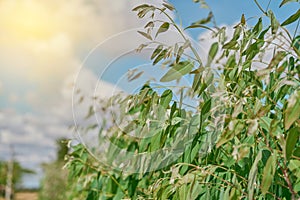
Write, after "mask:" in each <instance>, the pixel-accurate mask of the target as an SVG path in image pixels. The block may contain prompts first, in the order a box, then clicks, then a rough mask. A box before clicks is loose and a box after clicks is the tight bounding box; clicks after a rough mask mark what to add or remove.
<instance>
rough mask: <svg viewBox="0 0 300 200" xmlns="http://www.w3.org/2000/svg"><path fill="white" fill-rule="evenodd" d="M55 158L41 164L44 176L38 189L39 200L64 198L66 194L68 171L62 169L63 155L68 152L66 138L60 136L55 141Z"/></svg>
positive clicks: (63, 199)
mask: <svg viewBox="0 0 300 200" xmlns="http://www.w3.org/2000/svg"><path fill="white" fill-rule="evenodd" d="M56 145H57V152H56V160H55V161H53V162H51V163H45V164H43V166H42V167H43V170H44V177H43V180H42V183H41V189H40V191H39V199H41V200H50V199H51V200H54V199H55V200H65V199H67V194H68V192H67V191H68V190H69V187H68V185H69V184H68V179H67V177H68V171H67V170H65V169H63V166H64V156H65V155H66V154H67V153H68V147H67V145H66V139H65V138H60V139H58V140H57V141H56Z"/></svg>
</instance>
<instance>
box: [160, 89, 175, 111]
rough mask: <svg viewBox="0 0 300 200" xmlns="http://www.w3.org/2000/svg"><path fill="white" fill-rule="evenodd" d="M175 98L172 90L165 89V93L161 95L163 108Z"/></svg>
mask: <svg viewBox="0 0 300 200" xmlns="http://www.w3.org/2000/svg"><path fill="white" fill-rule="evenodd" d="M172 98H173V93H172V90H165V91H164V93H163V94H162V95H161V98H160V102H159V104H160V105H161V106H162V107H163V108H167V107H168V106H169V104H170V102H171V100H172Z"/></svg>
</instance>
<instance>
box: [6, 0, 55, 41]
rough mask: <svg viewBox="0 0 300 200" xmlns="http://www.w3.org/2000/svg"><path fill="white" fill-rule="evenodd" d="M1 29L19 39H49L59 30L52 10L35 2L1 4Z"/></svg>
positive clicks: (7, 2)
mask: <svg viewBox="0 0 300 200" xmlns="http://www.w3.org/2000/svg"><path fill="white" fill-rule="evenodd" d="M0 5H1V7H0V12H1V14H0V15H1V19H0V25H1V27H2V28H3V29H4V30H5V31H6V32H8V33H10V34H12V35H14V36H15V37H17V38H19V39H47V38H49V37H51V36H52V35H53V34H54V32H55V30H57V25H56V22H55V21H54V20H53V13H51V9H50V8H46V7H45V6H43V5H41V4H39V3H37V2H33V1H4V2H3V3H1V4H0Z"/></svg>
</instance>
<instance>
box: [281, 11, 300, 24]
mask: <svg viewBox="0 0 300 200" xmlns="http://www.w3.org/2000/svg"><path fill="white" fill-rule="evenodd" d="M299 17H300V9H298V11H297V12H296V13H295V14H293V15H291V16H290V17H289V18H287V19H286V20H285V21H284V22H283V23H282V24H281V26H286V25H289V24H291V23H293V22H295V21H296V20H297V19H299Z"/></svg>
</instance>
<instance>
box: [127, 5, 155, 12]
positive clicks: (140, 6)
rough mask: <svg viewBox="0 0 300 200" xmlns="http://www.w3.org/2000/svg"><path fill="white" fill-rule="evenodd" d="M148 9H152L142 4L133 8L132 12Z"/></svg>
mask: <svg viewBox="0 0 300 200" xmlns="http://www.w3.org/2000/svg"><path fill="white" fill-rule="evenodd" d="M149 7H152V6H150V5H148V4H142V5H139V6H137V7H135V8H133V9H132V11H138V10H141V9H146V8H149Z"/></svg>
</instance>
